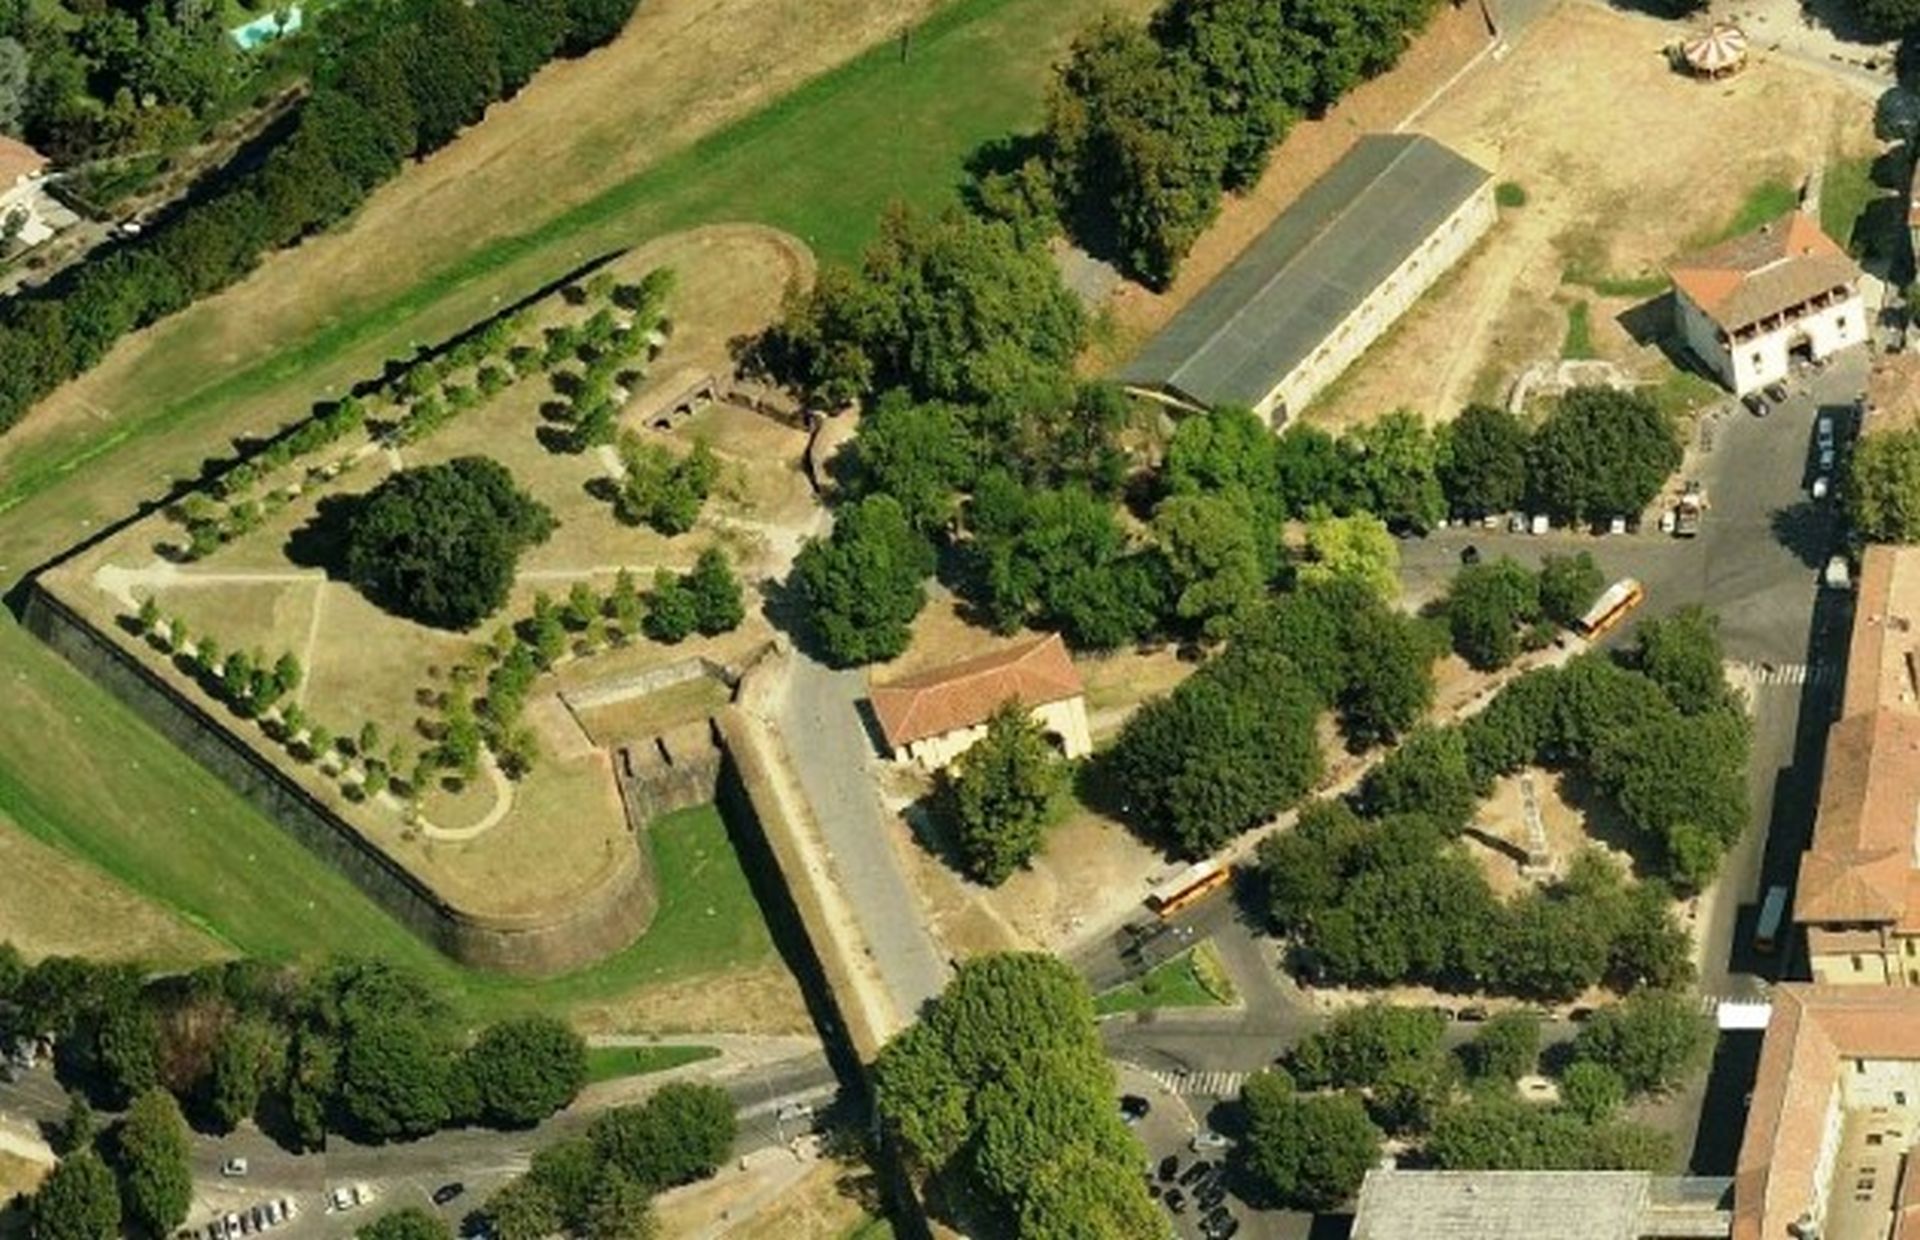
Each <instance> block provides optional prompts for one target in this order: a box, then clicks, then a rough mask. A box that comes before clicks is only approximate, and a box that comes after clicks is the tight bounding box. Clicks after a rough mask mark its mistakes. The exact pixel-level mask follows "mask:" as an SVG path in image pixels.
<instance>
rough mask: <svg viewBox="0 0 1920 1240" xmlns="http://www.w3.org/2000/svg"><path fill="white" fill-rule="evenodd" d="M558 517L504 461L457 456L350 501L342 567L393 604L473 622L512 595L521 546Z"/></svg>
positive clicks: (432, 617) (444, 623)
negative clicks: (523, 489) (523, 487)
mask: <svg viewBox="0 0 1920 1240" xmlns="http://www.w3.org/2000/svg"><path fill="white" fill-rule="evenodd" d="M553 526H554V521H553V515H552V514H551V513H550V512H548V511H547V509H546V508H545V506H543V505H541V504H540V503H538V502H537V501H535V500H533V499H532V498H530V497H529V496H527V495H525V494H523V493H522V492H521V491H520V490H519V489H517V488H516V487H515V486H514V483H513V476H512V475H511V474H509V473H508V472H507V471H506V470H505V469H504V468H502V467H501V466H500V465H499V464H497V463H496V462H494V461H491V460H488V459H487V458H485V457H479V456H466V457H459V458H457V459H455V460H452V461H448V462H446V463H445V464H440V465H426V466H421V467H418V468H414V469H407V470H402V471H401V472H399V473H397V474H394V475H392V476H391V477H389V478H387V479H386V481H384V482H382V483H381V484H380V485H379V486H377V487H375V488H374V489H373V490H372V491H371V492H369V493H368V494H367V496H366V497H365V498H364V499H363V500H361V501H360V502H359V503H358V504H357V505H356V506H355V507H354V510H353V513H352V515H351V516H350V517H349V519H348V525H347V534H346V573H347V577H348V579H349V580H350V581H352V582H353V583H354V585H356V586H357V587H359V588H360V590H361V591H362V592H363V593H365V594H366V595H367V597H368V598H370V599H372V600H373V601H374V602H375V603H376V604H378V605H379V606H381V607H383V608H385V609H387V610H389V611H392V612H395V613H397V614H400V615H404V616H408V617H411V618H412V619H415V620H419V621H420V622H422V623H424V624H430V625H434V626H436V627H439V628H450V629H470V628H472V627H473V626H474V625H476V624H478V623H479V622H480V621H481V620H482V619H484V618H485V617H486V616H488V615H490V614H492V613H493V612H495V611H497V610H499V608H500V605H501V604H502V603H504V602H506V599H507V591H508V590H509V589H511V588H512V586H513V574H514V567H515V565H516V563H517V562H518V560H519V558H520V553H521V552H522V551H524V550H526V549H527V548H528V547H530V546H533V545H534V544H536V543H540V542H543V541H545V540H546V538H547V536H548V535H549V534H550V533H551V532H552V530H553Z"/></svg>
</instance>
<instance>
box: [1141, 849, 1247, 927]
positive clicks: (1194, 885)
mask: <svg viewBox="0 0 1920 1240" xmlns="http://www.w3.org/2000/svg"><path fill="white" fill-rule="evenodd" d="M1232 879H1233V867H1231V866H1225V865H1221V864H1220V863H1219V862H1217V861H1196V862H1194V863H1193V864H1192V865H1190V866H1188V867H1187V868H1186V869H1184V870H1182V871H1180V872H1179V873H1178V874H1176V875H1174V876H1173V877H1172V878H1170V879H1168V880H1167V881H1166V882H1164V883H1161V884H1160V885H1159V886H1158V887H1155V888H1154V889H1153V890H1152V891H1151V892H1149V893H1147V907H1148V908H1150V909H1152V910H1153V911H1154V912H1156V913H1158V914H1160V916H1162V917H1172V916H1173V915H1174V914H1175V913H1178V912H1179V911H1180V910H1182V909H1185V908H1191V907H1192V906H1193V905H1195V904H1198V903H1199V902H1200V901H1201V900H1204V899H1206V898H1207V896H1209V895H1211V894H1212V893H1214V892H1216V891H1218V890H1220V889H1221V888H1222V887H1224V886H1226V885H1227V883H1229V882H1230V881H1232Z"/></svg>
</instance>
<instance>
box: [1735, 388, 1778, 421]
mask: <svg viewBox="0 0 1920 1240" xmlns="http://www.w3.org/2000/svg"><path fill="white" fill-rule="evenodd" d="M1740 403H1741V404H1743V405H1745V406H1746V407H1747V412H1748V413H1750V414H1752V415H1753V416H1754V417H1756V418H1764V417H1766V416H1767V415H1768V414H1769V413H1772V412H1773V410H1772V409H1771V408H1769V407H1768V405H1767V402H1766V400H1765V399H1764V398H1763V397H1762V396H1761V395H1760V393H1758V392H1748V393H1747V394H1746V395H1745V396H1742V397H1741V398H1740Z"/></svg>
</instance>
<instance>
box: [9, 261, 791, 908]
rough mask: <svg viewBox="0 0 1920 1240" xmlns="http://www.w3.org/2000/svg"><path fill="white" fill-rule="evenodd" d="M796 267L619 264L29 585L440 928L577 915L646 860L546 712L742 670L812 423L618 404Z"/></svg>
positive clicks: (576, 744) (727, 333)
mask: <svg viewBox="0 0 1920 1240" xmlns="http://www.w3.org/2000/svg"><path fill="white" fill-rule="evenodd" d="M663 259H664V260H674V261H675V265H673V266H668V265H664V264H663V262H662V260H663ZM795 261H796V260H795V256H794V253H793V252H792V251H791V250H790V248H789V247H787V246H786V245H785V244H784V242H782V241H781V240H780V239H778V238H777V237H774V236H772V235H770V234H766V233H763V232H759V231H755V230H744V229H743V230H737V231H735V232H732V233H728V232H725V231H721V232H717V233H709V234H707V235H704V236H698V237H689V238H684V239H670V240H669V241H667V242H665V243H660V244H656V245H653V246H649V247H644V248H643V249H641V250H639V251H635V252H633V253H630V254H627V255H624V256H621V257H618V258H616V259H614V260H613V261H611V262H610V263H608V264H606V265H604V266H602V267H600V268H598V269H597V270H594V271H591V272H588V273H584V274H583V275H582V276H581V277H580V278H579V279H578V280H576V281H574V282H572V283H570V284H568V285H567V286H566V287H564V288H562V289H560V290H559V291H557V292H554V293H551V294H550V295H548V296H546V297H544V298H541V299H539V300H537V301H534V302H531V303H528V304H525V305H521V306H518V307H514V308H511V309H509V310H507V311H505V312H503V313H501V314H499V315H497V316H495V317H494V318H492V319H489V320H487V321H486V322H484V323H482V324H479V325H477V326H476V327H475V328H473V329H471V330H469V331H467V332H465V333H463V334H462V335H460V336H458V337H456V338H454V339H453V340H451V341H448V342H446V343H444V344H443V345H440V346H438V347H436V348H433V349H429V350H423V351H421V352H420V353H419V354H417V355H416V356H414V357H412V358H408V359H405V360H402V361H398V362H395V363H393V364H391V365H389V366H388V367H387V369H386V371H385V372H384V373H383V374H382V375H380V376H377V377H374V378H371V379H369V380H368V381H367V382H364V383H362V384H360V385H358V386H357V387H356V388H355V390H354V391H353V392H352V393H351V394H349V395H346V396H343V397H341V398H339V399H335V400H329V401H324V402H322V403H321V404H320V405H318V406H316V408H315V410H314V413H313V414H312V416H310V417H309V418H307V419H304V420H301V421H298V422H295V423H292V424H289V425H288V426H287V427H285V428H284V429H283V430H282V431H281V432H280V433H279V434H277V435H275V436H272V437H269V438H267V439H265V440H246V441H242V442H240V443H237V444H236V445H235V454H234V455H233V456H232V457H231V458H228V459H224V460H216V461H212V462H209V463H208V465H207V467H206V468H205V470H204V472H203V479H204V481H203V482H202V483H201V485H200V486H198V487H197V488H196V489H194V490H193V491H192V492H190V493H189V494H187V495H186V496H185V497H184V498H182V499H181V500H179V501H178V502H177V503H175V504H172V505H170V506H169V507H168V508H167V509H166V510H165V511H163V512H160V513H156V514H155V515H153V516H152V517H149V518H147V519H145V520H142V521H139V522H136V523H134V524H133V525H131V526H129V527H127V528H126V529H125V530H123V531H122V532H121V533H120V534H119V535H118V536H116V537H115V538H112V539H110V540H107V541H106V542H104V543H103V544H102V545H100V546H98V547H96V548H93V549H91V550H90V551H89V552H87V553H86V554H85V555H83V556H81V557H79V558H78V559H76V560H75V561H73V562H72V563H70V564H68V565H66V566H64V567H63V568H62V569H61V570H60V571H59V572H58V573H55V574H52V575H50V576H49V578H48V580H47V582H46V583H45V584H46V588H49V589H50V590H52V591H53V592H54V593H56V594H57V595H59V596H60V597H62V598H63V599H64V600H65V601H66V602H67V603H68V604H69V605H70V606H72V607H74V608H75V609H76V610H77V611H79V612H80V614H82V615H83V616H85V617H86V618H87V619H88V621H89V622H90V623H91V624H92V625H93V626H94V627H95V628H96V629H98V630H99V631H101V632H103V633H107V634H109V635H111V636H112V637H114V638H115V639H116V640H118V641H119V642H120V643H121V644H122V646H123V648H124V649H126V650H128V651H129V652H131V653H133V654H135V655H136V657H139V658H141V659H142V660H144V661H145V662H146V663H147V664H148V666H149V667H151V668H152V669H153V670H154V671H155V672H156V674H158V675H160V676H162V677H165V678H167V679H168V680H169V681H170V682H171V683H172V684H173V685H174V686H176V688H178V689H179V690H180V691H181V692H183V693H185V694H188V695H189V696H191V697H193V698H195V699H197V700H199V701H202V702H204V703H207V704H208V705H209V706H215V707H217V708H218V709H217V714H218V716H219V717H221V718H222V719H223V720H224V721H225V725H226V726H227V727H228V728H229V729H230V730H231V731H232V732H233V733H234V734H235V735H236V736H239V737H240V738H242V739H243V740H244V741H245V742H246V743H247V744H248V745H249V746H250V747H252V748H253V749H254V750H255V752H257V753H259V754H261V755H262V756H264V757H266V758H267V759H268V760H270V761H272V762H275V763H277V764H279V765H280V767H281V769H282V770H283V771H285V772H286V773H288V774H289V775H290V776H291V777H293V778H295V779H296V780H298V781H299V782H300V783H301V784H302V785H303V786H305V787H307V788H308V789H309V790H310V791H312V792H313V793H314V794H315V795H316V796H318V797H319V798H321V800H322V801H323V802H324V803H326V804H327V805H328V807H329V808H330V809H332V810H333V811H334V812H335V813H336V814H338V815H340V816H341V817H343V818H345V819H346V820H347V821H348V822H350V823H352V825H353V826H354V828H355V829H356V830H358V831H360V832H361V833H362V834H363V835H364V836H366V838H367V839H369V840H370V841H371V842H373V843H374V844H375V845H376V846H378V847H379V848H380V849H381V850H382V851H384V852H386V853H387V854H388V855H389V856H391V857H393V858H394V859H395V860H397V861H399V862H400V863H401V864H403V865H404V866H406V867H407V868H408V869H409V870H411V871H412V872H413V873H415V874H416V875H418V876H419V877H421V878H422V879H424V880H425V881H426V882H427V883H428V884H429V886H431V887H432V888H433V889H434V890H435V891H436V892H438V893H439V894H440V895H441V896H443V897H444V898H446V899H448V900H449V901H451V902H452V903H453V904H454V905H455V906H456V907H459V908H461V909H463V910H465V911H467V912H469V913H472V914H476V915H482V916H486V915H492V916H505V917H529V916H535V917H537V916H539V915H541V914H542V913H543V912H544V911H548V910H554V909H559V908H564V907H566V906H567V905H568V904H569V903H570V902H572V901H574V900H577V899H579V898H581V896H582V895H583V893H586V892H590V891H593V890H596V889H597V888H599V887H600V886H601V885H602V884H604V883H606V882H608V881H609V880H610V876H612V875H614V874H616V873H618V872H619V871H620V870H621V869H622V868H630V867H631V866H632V865H633V863H634V851H633V850H634V848H635V843H634V836H633V833H632V832H631V831H629V830H628V824H627V822H626V820H625V815H624V812H623V809H622V806H621V802H620V798H619V795H618V792H617V789H616V787H615V784H614V780H613V778H612V772H611V769H610V759H609V755H608V752H607V750H605V749H604V748H602V747H601V746H599V745H598V744H596V743H595V742H594V741H593V740H592V739H591V737H590V736H589V735H588V734H587V733H586V732H585V731H583V730H582V724H581V722H580V721H579V720H578V719H577V718H575V717H573V716H572V715H571V714H570V713H569V712H568V711H567V710H566V709H565V708H564V706H563V705H562V704H561V700H560V699H559V698H558V697H557V693H558V692H559V691H560V689H561V688H562V687H564V686H573V687H579V686H583V685H591V684H593V683H596V682H597V681H598V680H601V679H607V678H626V677H633V676H637V675H641V674H643V673H646V672H648V671H650V670H652V669H655V668H658V667H661V666H664V665H666V664H669V663H672V662H675V661H679V660H685V659H687V658H689V657H693V656H699V657H702V658H705V659H709V660H711V661H713V662H714V663H716V664H719V665H723V666H724V665H726V664H729V663H733V662H736V661H738V660H739V659H740V658H742V657H743V656H745V655H747V654H749V653H751V652H752V651H754V650H756V649H757V648H758V647H759V646H761V645H762V644H763V643H764V642H765V640H766V638H767V636H768V634H769V629H768V628H767V626H766V623H765V621H764V620H763V619H762V618H761V617H760V615H759V609H758V606H757V602H756V601H755V599H754V596H753V595H752V593H751V592H750V589H749V587H748V586H746V585H745V584H744V581H746V580H755V579H758V578H759V577H761V576H764V575H766V574H768V573H769V572H777V571H779V569H780V567H781V564H780V556H781V547H782V545H783V541H784V539H785V537H786V535H785V529H786V527H787V526H788V525H789V524H791V523H793V522H795V521H798V520H803V519H805V517H806V515H807V514H810V513H811V510H812V509H811V503H810V499H809V495H808V491H807V488H806V484H805V481H804V479H803V478H802V477H801V476H800V474H799V472H798V470H797V468H796V466H795V460H796V458H797V455H798V452H799V447H800V437H799V436H798V435H797V433H794V432H790V431H787V430H786V429H785V428H782V427H772V426H770V425H769V424H767V423H765V422H764V420H763V419H761V418H759V417H758V416H757V415H754V414H751V413H749V412H747V411H745V410H737V409H733V408H730V407H726V406H724V405H711V406H708V407H706V408H704V409H701V410H698V411H697V412H695V413H694V414H693V416H692V417H690V418H688V419H686V420H685V421H684V422H682V423H681V424H679V425H676V426H675V427H674V428H673V429H672V430H661V429H657V428H655V427H653V426H629V425H625V424H623V411H624V410H626V409H627V408H628V407H629V404H630V402H632V401H635V400H636V399H638V398H639V397H641V396H642V395H643V394H644V392H645V391H646V389H647V387H648V385H649V384H650V383H654V382H658V381H659V379H658V376H660V375H662V374H671V373H675V368H676V367H683V366H686V365H693V364H699V363H702V362H711V360H712V359H713V357H714V356H715V354H716V353H719V354H721V355H724V351H725V347H726V341H728V340H729V339H731V338H733V337H734V336H735V335H738V334H739V333H740V332H742V331H748V330H751V329H752V328H753V327H754V326H755V325H756V323H757V322H763V321H764V319H765V317H766V316H770V315H771V314H772V313H773V311H774V308H775V307H776V306H777V304H778V300H779V298H780V296H781V293H782V290H783V288H784V286H785V285H784V281H782V280H780V279H777V278H775V279H770V280H769V281H768V282H767V284H765V285H763V286H761V287H759V288H758V289H757V290H756V291H757V296H756V295H754V294H753V293H751V292H748V291H747V290H743V289H742V288H741V287H740V286H739V285H738V283H737V282H736V281H737V279H738V277H739V273H741V272H747V273H754V272H758V273H760V274H762V275H767V276H776V275H779V274H785V275H788V276H800V277H804V274H805V268H804V265H802V266H800V267H799V268H798V269H796V268H795V267H794V263H795ZM709 277H711V281H710V283H711V285H712V286H711V287H705V286H706V285H708V284H709ZM626 420H627V421H630V420H631V419H626ZM743 579H744V580H743ZM638 700H640V701H644V698H642V699H638ZM532 857H538V858H539V859H540V863H539V864H538V865H530V864H528V859H529V858H532Z"/></svg>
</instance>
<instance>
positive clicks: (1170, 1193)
mask: <svg viewBox="0 0 1920 1240" xmlns="http://www.w3.org/2000/svg"><path fill="white" fill-rule="evenodd" d="M1167 1209H1169V1210H1172V1211H1173V1212H1174V1213H1175V1214H1185V1213H1186V1212H1187V1195H1186V1194H1185V1193H1183V1192H1181V1191H1180V1190H1179V1189H1177V1188H1170V1189H1168V1190H1167Z"/></svg>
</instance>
